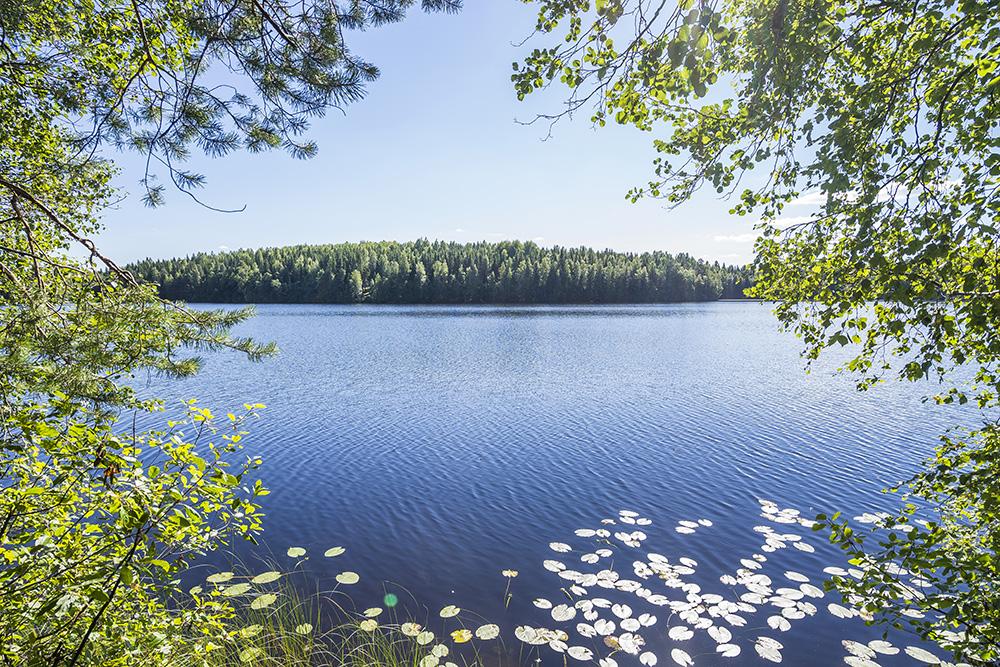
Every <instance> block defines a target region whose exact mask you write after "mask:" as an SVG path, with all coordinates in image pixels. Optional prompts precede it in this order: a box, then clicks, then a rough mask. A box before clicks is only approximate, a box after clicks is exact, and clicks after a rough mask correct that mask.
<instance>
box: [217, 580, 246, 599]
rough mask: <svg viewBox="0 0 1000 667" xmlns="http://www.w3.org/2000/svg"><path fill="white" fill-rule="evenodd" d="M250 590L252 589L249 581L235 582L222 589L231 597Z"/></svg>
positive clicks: (224, 593)
mask: <svg viewBox="0 0 1000 667" xmlns="http://www.w3.org/2000/svg"><path fill="white" fill-rule="evenodd" d="M249 590H250V584H247V583H243V584H233V585H232V586H229V587H227V588H224V589H223V590H222V594H223V595H224V596H226V597H227V598H231V597H235V596H237V595H243V594H244V593H246V592H247V591H249Z"/></svg>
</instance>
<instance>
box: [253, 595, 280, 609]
mask: <svg viewBox="0 0 1000 667" xmlns="http://www.w3.org/2000/svg"><path fill="white" fill-rule="evenodd" d="M277 599H278V596H277V595H275V594H274V593H264V594H263V595H258V596H257V597H255V598H254V599H253V602H251V603H250V608H251V609H264V608H265V607H270V606H271V605H272V604H274V601H275V600H277Z"/></svg>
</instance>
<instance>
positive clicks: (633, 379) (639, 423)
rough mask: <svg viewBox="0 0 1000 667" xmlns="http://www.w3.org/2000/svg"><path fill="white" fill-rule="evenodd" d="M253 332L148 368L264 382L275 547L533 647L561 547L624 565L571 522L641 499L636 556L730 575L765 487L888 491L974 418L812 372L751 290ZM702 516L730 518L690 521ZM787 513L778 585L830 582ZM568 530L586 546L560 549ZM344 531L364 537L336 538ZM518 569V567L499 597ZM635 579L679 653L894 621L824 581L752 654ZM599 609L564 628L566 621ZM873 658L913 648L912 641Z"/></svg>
mask: <svg viewBox="0 0 1000 667" xmlns="http://www.w3.org/2000/svg"><path fill="white" fill-rule="evenodd" d="M239 333H241V334H247V335H251V336H254V337H256V338H258V339H261V340H273V341H276V342H277V343H278V345H279V346H280V348H281V354H280V355H279V356H277V357H276V358H273V359H270V360H267V361H264V362H262V363H259V364H253V363H250V362H247V361H246V360H244V359H242V358H240V357H239V356H237V355H235V354H225V353H220V354H213V355H210V356H209V358H208V359H207V360H206V365H205V369H204V371H203V372H202V373H201V374H200V375H199V376H197V377H196V378H193V379H190V380H184V381H170V382H167V381H163V380H154V381H151V382H150V384H149V386H148V390H149V391H150V393H155V394H158V395H161V396H167V397H169V398H171V399H180V398H185V397H198V398H199V399H200V402H201V403H202V404H204V405H206V406H210V407H212V408H213V409H215V411H216V412H220V411H221V412H225V411H226V410H227V409H233V408H237V407H238V406H240V405H241V404H243V403H244V402H256V401H260V402H263V403H266V404H267V406H268V407H267V409H266V410H265V411H264V412H263V416H262V418H261V419H260V420H258V421H257V422H256V423H255V424H253V426H252V434H251V436H250V437H249V438H248V440H247V446H248V449H249V450H250V451H252V452H254V453H259V454H260V455H262V456H263V457H264V459H265V466H264V468H263V469H262V473H261V474H262V477H263V478H264V480H265V481H266V483H267V484H268V486H269V487H270V488H271V489H272V490H273V493H272V494H271V495H270V496H268V497H267V499H266V511H267V519H266V527H265V533H264V540H265V546H266V547H268V548H270V549H271V550H272V551H273V552H274V553H276V554H278V559H279V562H288V561H289V559H287V558H286V557H285V556H284V555H283V554H284V552H285V550H286V548H287V547H289V546H293V545H294V546H301V547H305V548H306V549H308V550H309V552H310V554H312V557H311V558H310V560H309V561H308V563H307V567H308V569H309V570H310V571H312V572H314V573H315V574H316V575H317V576H318V577H319V578H320V580H321V583H322V585H323V586H331V585H332V577H333V576H334V575H335V574H337V573H338V572H340V571H341V570H345V569H349V570H354V571H357V572H359V573H360V574H361V576H362V581H361V583H360V584H358V585H357V586H355V587H353V590H352V595H353V597H354V598H355V600H356V602H357V604H358V605H359V606H360V608H365V607H367V606H371V604H374V603H376V602H378V601H379V600H380V599H381V597H382V594H383V592H384V587H386V586H388V588H389V589H390V590H393V591H398V592H400V593H401V594H402V589H401V588H400V587H405V591H407V592H408V594H412V596H413V598H415V599H416V600H418V601H419V602H420V603H422V604H425V605H426V606H427V608H428V609H429V610H430V612H429V614H430V615H431V616H432V617H433V616H436V613H435V612H436V610H437V609H439V608H440V607H441V606H443V605H444V604H449V603H454V604H457V605H459V606H461V607H463V608H465V609H470V610H474V611H475V612H478V613H479V614H481V615H482V616H483V617H485V618H487V619H489V620H491V621H493V622H496V623H499V624H500V625H501V626H502V627H503V630H504V636H506V637H507V645H508V648H510V649H511V650H513V651H515V652H516V651H517V650H519V649H520V646H519V643H518V642H517V641H516V640H514V639H513V637H512V636H511V632H512V630H513V627H514V626H515V625H518V624H521V623H529V624H534V625H547V626H548V627H553V626H555V625H559V624H556V623H554V622H553V621H552V619H551V618H550V617H549V616H548V613H549V612H548V611H546V610H542V609H538V608H536V607H535V606H534V605H532V602H531V601H532V599H533V598H535V597H544V598H547V599H549V600H551V601H553V603H555V604H558V603H560V602H565V601H566V599H565V596H564V595H563V593H561V592H560V590H559V589H560V587H568V586H569V585H570V582H568V581H566V580H564V579H561V578H560V577H558V576H557V575H556V574H554V573H552V572H549V571H546V570H545V569H543V567H542V562H543V560H545V559H559V560H561V561H563V562H564V563H566V564H567V565H568V566H569V567H570V568H575V569H579V570H581V571H584V570H585V571H588V572H589V571H592V570H594V569H599V568H600V567H606V566H607V563H605V564H604V565H601V566H597V565H593V566H592V565H584V564H582V563H581V562H580V555H581V554H583V553H586V552H588V551H592V550H593V549H594V548H595V547H594V545H593V540H592V539H589V540H588V539H582V538H579V537H576V536H574V533H573V531H574V530H576V529H580V528H601V527H602V525H601V524H600V520H601V519H603V518H614V517H617V515H618V511H619V510H622V509H628V510H634V511H635V512H638V513H639V514H640V515H641V516H643V517H648V518H649V519H651V520H652V525H648V526H643V527H642V528H641V530H642V531H643V532H645V533H646V535H647V536H648V537H647V539H646V541H645V542H644V543H643V546H642V548H641V549H638V550H632V549H629V548H627V547H623V546H622V545H621V544H617V545H616V547H615V555H614V556H613V559H614V561H615V566H616V568H617V569H618V570H619V571H620V572H621V573H622V576H623V577H625V576H629V577H632V562H633V561H634V560H635V559H636V558H637V557H638V556H639V555H640V554H645V553H647V552H650V551H653V552H658V553H661V554H664V555H666V556H667V557H668V558H670V559H671V560H672V561H673V560H675V559H676V558H678V557H680V556H686V557H689V558H692V559H694V560H696V561H697V562H698V566H697V568H696V573H695V574H694V575H691V576H689V577H687V580H689V581H692V582H696V583H698V584H700V585H701V586H702V587H703V592H709V591H711V592H717V593H720V594H726V593H727V591H728V590H729V587H727V586H724V585H723V584H721V583H720V582H719V575H721V574H724V573H727V572H728V573H732V572H734V571H735V570H736V568H739V567H740V563H739V561H740V559H741V558H748V557H750V556H751V555H752V554H754V553H761V552H760V545H761V544H762V539H761V538H762V535H761V534H760V533H757V532H755V531H754V530H753V527H754V526H757V525H761V524H768V522H767V521H765V520H764V519H761V518H760V517H759V516H758V515H759V512H760V506H759V504H758V500H759V499H761V498H765V499H771V500H773V501H775V502H776V503H778V504H779V506H781V507H793V508H797V509H799V510H801V511H802V512H803V514H804V515H809V516H812V515H813V514H815V513H816V512H819V511H825V510H829V509H831V508H832V509H843V510H846V511H847V512H849V513H855V514H856V513H861V512H862V511H871V510H877V509H883V508H891V507H892V506H893V502H892V501H891V500H890V499H887V498H886V497H885V496H883V495H882V494H881V493H880V489H882V488H883V487H885V486H886V485H888V484H891V483H894V482H897V481H899V480H902V479H904V478H906V477H907V476H908V475H909V474H910V473H911V472H913V471H915V470H916V469H917V466H918V464H919V462H920V461H921V460H922V459H923V458H924V457H925V456H927V455H928V454H929V453H930V452H931V449H932V447H933V445H934V443H935V441H936V437H937V435H938V434H940V433H942V432H943V431H944V430H945V429H947V428H948V427H949V426H952V425H954V423H955V421H956V418H957V414H956V412H955V411H954V410H952V409H945V408H939V407H935V406H932V405H929V404H926V403H923V402H921V400H920V398H921V396H922V395H923V394H925V393H927V391H928V390H929V388H928V387H920V386H914V385H905V386H904V385H899V384H888V385H884V386H881V387H878V388H876V389H874V390H871V391H869V392H867V393H858V392H856V391H854V388H853V384H852V382H851V380H850V379H849V378H847V377H842V376H836V375H835V374H834V373H833V369H834V366H835V364H833V363H831V362H824V363H822V364H820V365H819V366H817V367H816V368H814V369H813V371H812V373H810V374H806V373H804V372H803V363H802V360H801V359H800V358H799V356H798V352H799V345H798V343H797V341H796V340H795V339H794V337H792V336H791V335H789V334H784V333H780V332H779V331H778V328H777V323H776V321H775V320H774V318H773V316H772V315H771V314H770V311H769V308H768V307H767V306H766V305H763V304H757V303H712V304H685V305H663V306H627V307H618V306H603V307H523V308H519V307H388V306H372V307H365V306H264V307H261V308H259V310H258V315H257V317H256V318H255V319H253V320H252V321H250V322H248V323H247V324H245V325H243V326H241V327H240V331H239ZM699 518H707V519H710V520H711V521H712V522H713V525H712V526H711V527H705V528H699V529H697V530H696V531H695V533H694V534H688V535H685V534H680V533H678V532H676V531H675V530H674V528H675V526H676V525H677V522H678V521H680V520H697V519H699ZM769 525H772V527H773V528H775V529H776V530H777V531H778V532H788V533H797V534H799V535H801V536H803V537H804V538H805V539H806V540H808V541H809V543H810V544H812V545H813V546H814V547H815V551H814V552H812V553H806V552H804V551H800V550H798V549H794V548H786V549H780V550H778V551H776V552H774V553H768V554H766V555H767V558H768V561H767V562H766V563H765V567H764V569H763V570H761V571H762V572H765V573H767V574H769V575H770V576H771V578H772V579H773V580H774V581H775V583H774V587H778V586H785V585H787V584H788V583H789V582H787V581H785V580H784V578H783V575H782V573H783V572H784V571H785V570H795V571H797V572H801V573H804V574H805V575H807V576H809V577H811V578H812V579H813V581H814V582H816V583H818V582H819V580H820V578H821V575H820V571H821V570H822V568H823V567H825V566H828V565H845V564H844V563H843V561H842V559H841V556H840V555H839V551H838V550H836V549H834V548H832V547H830V546H829V545H827V544H824V541H823V539H822V538H821V536H816V535H812V534H811V533H810V531H808V530H807V529H804V528H801V527H798V526H782V525H775V524H769ZM605 527H607V528H611V529H614V530H619V529H621V528H626V527H625V526H605ZM627 529H628V530H635V529H636V526H628V527H627ZM551 542H565V543H567V544H570V545H571V546H572V547H573V549H574V551H573V552H571V553H566V554H558V553H555V552H553V551H552V550H551V549H550V548H549V543H551ZM612 542H615V540H613V539H612ZM588 543H590V546H589V547H588V546H587V545H588ZM336 545H343V546H345V547H347V553H345V554H344V555H343V556H340V557H339V558H335V559H326V558H323V557H322V552H323V551H324V550H325V549H327V548H328V547H332V546H336ZM258 553H259V552H258ZM608 561H609V562H610V559H608ZM845 566H846V565H845ZM507 568H510V569H516V570H518V571H519V573H520V574H519V576H518V577H517V578H516V579H514V580H512V582H511V589H510V590H511V593H512V594H513V596H512V598H511V600H510V604H509V607H507V608H505V606H504V603H503V599H504V589H505V585H506V580H505V579H504V578H503V577H502V576H501V575H500V571H501V570H502V569H507ZM384 581H388V582H394V583H391V584H383V583H382V582H384ZM644 584H645V585H648V586H649V587H650V588H656V584H657V582H656V581H655V578H654V580H653V581H652V582H644ZM600 592H601V593H602V594H605V596H606V597H612V596H613V595H616V596H618V597H623V596H624V597H628V595H627V594H625V593H618V592H616V591H604V590H603V589H600ZM667 592H668V594H669V595H671V597H674V598H676V597H678V596H680V597H681V598H683V593H678V591H676V590H675V591H670V590H668V591H667ZM612 594H613V595H612ZM616 599H617V598H616ZM632 599H633V600H635V601H636V603H634V604H633V606H634V607H635V608H636V610H637V613H638V610H639V609H640V608H642V611H647V610H648V611H653V612H654V613H657V616H658V617H659V618H660V622H659V623H658V624H657V625H656V626H655V627H653V628H649V629H645V630H644V631H643V635H644V637H645V639H646V642H647V648H648V649H650V650H653V651H654V652H656V653H657V654H658V655H659V660H660V664H661V665H664V664H672V663H671V661H670V657H669V653H670V650H671V649H672V648H676V647H680V648H682V649H684V650H685V651H687V652H688V653H689V654H690V655H692V656H693V657H694V660H695V664H750V663H756V664H761V663H762V661H761V660H760V658H758V656H757V655H756V653H755V652H754V650H753V648H752V644H753V639H754V638H755V637H757V636H761V635H764V636H770V637H774V638H775V639H778V640H779V641H780V642H781V643H782V644H783V645H784V650H783V651H782V653H783V655H784V658H785V659H784V662H785V664H793V665H827V664H829V665H834V664H842V658H843V656H844V655H846V652H845V651H844V649H843V647H842V646H841V640H843V639H855V640H860V641H868V640H870V639H873V638H876V637H878V636H880V635H879V633H878V632H877V631H876V630H873V629H869V628H866V627H865V626H864V625H863V624H862V623H861V622H860V621H858V620H857V619H854V620H844V619H838V618H835V617H834V616H831V615H830V614H829V613H828V612H827V611H826V606H827V604H828V603H829V602H839V599H835V598H834V597H833V596H832V595H831V594H827V596H826V597H825V598H823V599H813V600H811V601H812V602H813V603H815V605H816V606H817V607H818V609H819V611H818V613H816V614H815V615H812V616H807V617H806V618H804V619H801V620H794V621H792V629H791V630H790V631H788V632H777V631H774V630H771V629H770V628H769V627H768V626H767V624H766V622H765V620H766V618H767V616H769V615H771V614H772V613H777V612H780V610H772V611H770V612H768V613H758V614H754V615H749V616H748V617H747V619H748V623H747V625H746V626H745V627H733V628H731V629H732V632H733V634H734V643H738V644H740V645H741V646H742V654H741V656H740V657H738V658H735V659H725V658H721V657H717V656H716V655H715V653H714V652H715V642H714V641H713V640H712V639H711V638H710V637H709V636H707V635H706V634H705V633H704V632H700V631H699V632H696V635H695V637H694V638H693V639H690V640H687V641H683V642H675V641H672V640H670V639H669V638H668V637H667V628H668V626H671V625H678V624H682V621H680V620H679V619H678V618H677V616H676V615H675V616H674V617H673V618H670V619H669V621H668V617H669V616H670V612H669V609H668V608H661V609H659V610H658V611H657V610H655V609H647V608H646V607H645V606H644V605H643V603H642V602H643V601H641V600H636V598H635V597H634V596H633V597H632ZM582 620H583V619H582V618H581V617H580V616H579V615H578V616H577V618H575V619H574V620H573V622H572V623H568V624H562V625H559V627H566V628H567V629H570V630H571V634H572V628H573V627H574V626H575V624H576V623H577V622H579V621H582ZM597 639H600V638H597ZM595 641H596V640H589V641H588V644H587V645H588V646H589V645H593V644H594V642H595ZM574 643H580V642H579V641H576V642H573V641H571V642H570V644H571V645H572V644H574ZM898 643H899V644H900V645H905V644H913V643H915V642H913V641H904V640H903V639H901V638H900V639H899V640H898ZM605 654H606V651H605ZM542 655H543V657H544V658H545V661H546V662H551V663H552V664H560V663H561V662H562V656H561V655H558V654H556V653H554V652H552V651H548V650H547V649H545V650H544V651H543V652H542ZM879 662H880V664H883V665H888V664H913V663H912V660H909V659H906V658H905V656H895V657H880V658H879ZM619 664H620V665H622V666H623V667H624V666H625V665H631V664H635V665H638V664H639V663H638V662H637V661H636V660H635V659H634V658H623V659H622V660H619Z"/></svg>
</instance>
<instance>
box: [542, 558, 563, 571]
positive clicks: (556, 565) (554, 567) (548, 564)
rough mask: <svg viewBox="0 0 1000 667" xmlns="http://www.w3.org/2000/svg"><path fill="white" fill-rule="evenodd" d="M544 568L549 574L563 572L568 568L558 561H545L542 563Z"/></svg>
mask: <svg viewBox="0 0 1000 667" xmlns="http://www.w3.org/2000/svg"><path fill="white" fill-rule="evenodd" d="M542 567H544V568H545V569H546V570H548V571H549V572H562V571H563V570H565V569H566V566H565V565H563V564H562V563H560V562H559V561H557V560H544V561H542Z"/></svg>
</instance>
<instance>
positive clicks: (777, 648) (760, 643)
mask: <svg viewBox="0 0 1000 667" xmlns="http://www.w3.org/2000/svg"><path fill="white" fill-rule="evenodd" d="M753 647H754V649H756V651H757V655H759V656H760V657H762V658H764V660H769V661H771V662H781V649H782V648H783V647H782V645H781V643H780V642H778V641H776V640H774V639H771V638H770V637H757V641H756V642H754V645H753Z"/></svg>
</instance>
